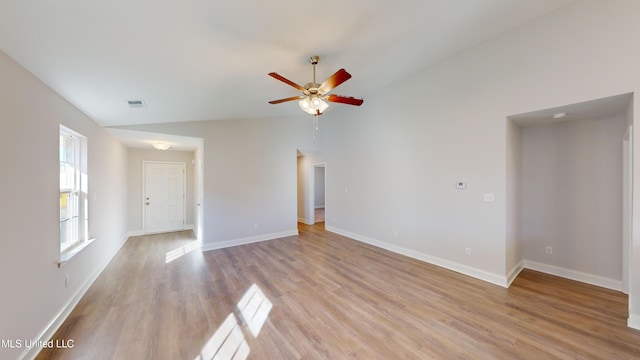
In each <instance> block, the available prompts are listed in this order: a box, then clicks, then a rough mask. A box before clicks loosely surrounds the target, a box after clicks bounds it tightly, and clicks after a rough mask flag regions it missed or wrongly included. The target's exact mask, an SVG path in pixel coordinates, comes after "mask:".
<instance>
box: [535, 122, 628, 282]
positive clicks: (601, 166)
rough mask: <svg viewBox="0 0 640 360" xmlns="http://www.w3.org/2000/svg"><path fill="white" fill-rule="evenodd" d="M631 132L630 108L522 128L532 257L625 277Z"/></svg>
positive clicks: (563, 266) (591, 272) (548, 262)
mask: <svg viewBox="0 0 640 360" xmlns="http://www.w3.org/2000/svg"><path fill="white" fill-rule="evenodd" d="M624 132H625V115H623V114H622V115H619V116H615V117H609V118H603V119H584V120H575V121H568V122H563V123H557V124H547V125H536V126H532V127H526V128H524V129H523V130H522V199H523V204H522V205H523V206H522V219H523V223H522V224H523V225H522V239H523V243H524V257H525V259H527V260H532V261H536V262H539V263H544V264H548V265H553V266H557V267H560V268H563V269H568V270H574V271H580V272H584V273H587V274H592V275H596V276H600V277H604V278H607V279H613V280H618V281H620V280H621V279H622V209H623V207H622V139H623V136H624ZM546 246H551V247H552V248H553V254H551V255H549V254H545V247H546Z"/></svg>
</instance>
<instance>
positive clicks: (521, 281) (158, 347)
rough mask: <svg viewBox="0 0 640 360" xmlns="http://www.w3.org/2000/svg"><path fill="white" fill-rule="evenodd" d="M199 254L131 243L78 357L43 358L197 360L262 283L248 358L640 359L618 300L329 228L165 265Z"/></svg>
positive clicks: (52, 353) (102, 287)
mask: <svg viewBox="0 0 640 360" xmlns="http://www.w3.org/2000/svg"><path fill="white" fill-rule="evenodd" d="M192 241H193V238H192V236H191V235H190V234H189V233H187V232H181V233H173V234H164V235H154V236H144V237H136V238H131V239H130V240H129V241H127V243H126V244H125V245H124V246H123V248H122V249H121V250H120V252H119V253H118V254H117V255H116V257H115V258H114V259H113V261H112V262H111V264H109V266H108V267H107V268H106V270H105V271H104V272H103V273H102V274H101V275H100V277H99V278H98V279H97V280H96V282H95V283H94V285H93V286H92V287H91V288H90V289H89V291H88V292H87V294H86V295H85V296H84V298H83V299H82V300H81V301H80V303H79V304H78V306H77V307H76V309H75V310H74V311H73V312H72V314H71V315H70V316H69V318H68V319H67V320H66V321H65V322H64V324H63V325H62V326H61V328H60V329H59V331H58V332H57V333H56V335H55V336H54V339H61V340H65V339H73V340H74V344H75V346H74V348H73V349H64V350H60V349H58V350H55V349H53V350H48V349H45V350H44V351H42V352H41V353H40V355H39V357H38V358H39V359H186V360H194V359H196V358H198V356H199V354H200V352H201V350H202V348H203V346H204V345H205V344H206V343H207V341H208V340H209V339H210V338H211V337H212V335H213V334H214V332H215V331H216V329H217V328H218V326H220V324H221V323H222V322H223V321H224V320H225V318H226V317H227V316H228V315H229V314H230V313H232V312H233V311H234V307H235V304H236V303H237V302H238V301H239V300H240V298H241V297H242V296H243V294H244V293H245V291H247V289H248V288H249V287H250V286H251V285H252V284H254V283H255V284H257V285H258V286H259V287H260V288H261V289H262V290H263V292H264V294H265V295H266V296H267V297H268V298H269V300H270V301H271V302H272V303H273V308H272V309H271V312H270V313H269V317H268V319H267V321H266V323H265V324H264V326H263V328H262V330H261V332H260V333H259V335H258V336H257V337H253V336H252V335H251V334H250V333H249V332H248V331H246V329H245V331H244V335H245V338H246V341H247V343H248V345H249V347H250V354H249V359H346V358H353V359H518V358H521V359H632V358H640V332H639V331H636V330H632V329H629V328H627V327H626V318H627V297H626V296H625V295H623V294H621V293H619V292H616V291H611V290H606V289H602V288H598V287H594V286H590V285H586V284H582V283H578V282H574V281H570V280H565V279H561V278H557V277H554V276H549V275H545V274H542V273H538V272H534V271H529V270H525V271H523V272H522V273H521V274H520V276H519V277H518V279H516V281H515V282H514V283H513V285H512V286H511V288H509V289H504V288H501V287H498V286H495V285H491V284H488V283H485V282H483V281H479V280H475V279H472V278H469V277H466V276H464V275H460V274H457V273H454V272H451V271H448V270H445V269H442V268H438V267H436V266H433V265H429V264H425V263H422V262H420V261H417V260H413V259H410V258H406V257H403V256H401V255H397V254H394V253H390V252H387V251H385V250H381V249H378V248H375V247H372V246H369V245H366V244H363V243H360V242H357V241H354V240H351V239H348V238H345V237H342V236H339V235H336V234H333V233H329V232H325V231H324V230H323V224H320V225H315V226H306V225H303V224H300V235H299V236H293V237H288V238H283V239H278V240H271V241H266V242H262V243H256V244H251V245H244V246H238V247H234V248H228V249H223V250H216V251H209V252H205V253H202V252H201V251H199V250H194V251H190V252H187V253H186V254H185V255H183V256H180V257H177V258H175V259H174V260H172V261H170V262H168V263H166V260H167V258H166V254H167V253H168V252H170V251H172V250H175V249H180V248H182V247H184V246H185V245H188V244H189V243H190V242H192ZM187 250H188V248H187ZM180 252H182V251H180V250H178V251H177V252H176V251H174V253H173V254H174V255H179V253H180Z"/></svg>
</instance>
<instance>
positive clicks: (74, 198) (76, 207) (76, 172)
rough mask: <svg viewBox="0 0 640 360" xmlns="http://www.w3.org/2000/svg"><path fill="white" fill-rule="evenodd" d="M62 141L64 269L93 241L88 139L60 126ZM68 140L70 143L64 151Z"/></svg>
mask: <svg viewBox="0 0 640 360" xmlns="http://www.w3.org/2000/svg"><path fill="white" fill-rule="evenodd" d="M59 139H60V140H59V144H58V153H59V155H58V159H59V163H60V179H59V185H60V186H59V188H60V236H59V244H60V262H59V263H58V265H59V266H60V265H62V264H63V263H64V262H66V261H68V260H69V259H71V258H72V257H73V256H74V255H76V254H77V253H78V252H80V250H82V249H84V248H85V247H86V246H87V245H89V244H90V243H91V242H92V241H93V240H91V239H89V177H88V171H87V138H86V137H85V136H83V135H82V134H80V133H78V132H75V131H73V130H71V129H69V128H68V127H66V126H64V125H60V137H59ZM64 139H66V140H67V141H68V142H67V143H66V144H64V145H65V146H64V148H63V141H64ZM69 152H71V154H69Z"/></svg>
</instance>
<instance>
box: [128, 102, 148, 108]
mask: <svg viewBox="0 0 640 360" xmlns="http://www.w3.org/2000/svg"><path fill="white" fill-rule="evenodd" d="M127 103H128V104H129V106H131V107H132V108H143V107H146V106H147V105H145V103H144V100H127Z"/></svg>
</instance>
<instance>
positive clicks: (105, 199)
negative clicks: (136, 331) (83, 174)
mask: <svg viewBox="0 0 640 360" xmlns="http://www.w3.org/2000/svg"><path fill="white" fill-rule="evenodd" d="M0 79H2V81H0V123H1V124H2V131H0V154H3V155H4V156H3V158H4V164H3V171H2V176H0V187H1V188H2V189H3V195H2V201H0V214H1V216H0V228H2V241H0V264H2V265H1V269H2V271H0V283H2V286H3V290H2V296H0V319H2V320H1V321H0V322H1V325H0V339H5V340H9V339H16V340H17V339H23V340H26V339H40V340H45V341H46V340H47V339H49V337H50V336H51V335H53V334H52V330H55V328H56V327H57V326H59V325H60V324H61V321H62V320H63V319H64V317H65V316H66V315H67V314H68V313H69V312H70V311H71V309H72V307H73V305H75V303H76V302H77V301H78V300H79V299H80V296H81V295H82V294H83V293H84V291H86V289H87V287H88V286H89V285H90V284H91V282H92V281H93V279H95V277H96V276H97V275H98V274H99V272H100V271H101V270H102V269H103V268H104V266H106V264H107V263H108V261H109V260H110V259H111V257H112V256H113V255H114V254H115V253H116V251H117V250H118V249H119V248H120V245H121V244H122V243H123V242H124V241H125V240H126V235H127V230H126V225H127V220H126V213H127V206H126V204H127V166H126V164H127V149H126V147H124V146H123V145H122V144H121V143H120V142H119V141H118V140H116V139H115V138H113V137H112V136H111V135H110V134H109V133H107V132H106V131H105V130H104V129H103V128H101V127H100V126H98V125H97V124H96V123H94V122H93V121H92V120H91V119H89V118H88V117H87V116H86V115H84V114H83V113H82V112H80V111H79V110H78V109H76V108H74V107H73V106H71V105H70V104H69V103H68V102H67V101H66V100H65V99H63V98H62V97H60V96H59V95H58V94H56V93H54V92H53V91H52V90H51V89H50V88H48V87H47V86H46V85H44V84H43V83H41V82H40V81H39V80H37V79H36V78H35V77H33V76H32V75H31V74H29V73H28V72H26V71H25V70H24V69H23V68H22V67H20V66H19V65H18V64H16V63H15V62H14V61H13V60H11V59H10V58H9V57H8V56H6V55H5V54H4V53H3V52H0ZM60 124H63V125H65V126H67V127H69V128H71V129H73V130H75V131H77V132H79V133H81V134H83V135H84V136H86V137H87V144H88V145H87V146H88V179H89V183H88V185H89V236H91V237H94V238H95V239H96V240H95V242H93V243H92V244H91V245H89V246H88V247H86V248H85V249H83V250H82V251H81V252H80V253H78V254H77V255H76V256H75V257H73V258H72V259H71V260H70V261H69V262H67V263H65V264H64V265H63V266H62V267H61V268H58V266H57V262H58V260H59V259H60V239H59V220H60V215H59V214H60V211H59V206H60V194H59V191H60V189H59V178H60V173H59V171H60V170H59V159H58V136H59V125H60ZM67 275H68V277H69V285H68V287H65V276H67ZM40 336H43V337H42V338H40ZM23 350H25V349H10V348H3V349H1V350H0V352H1V353H2V355H1V357H2V358H4V359H16V358H18V357H19V356H20V353H21V352H22V351H23ZM36 351H37V348H34V349H33V352H31V353H30V354H28V355H27V356H28V357H31V356H32V355H33V354H34V353H35V352H36Z"/></svg>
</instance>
